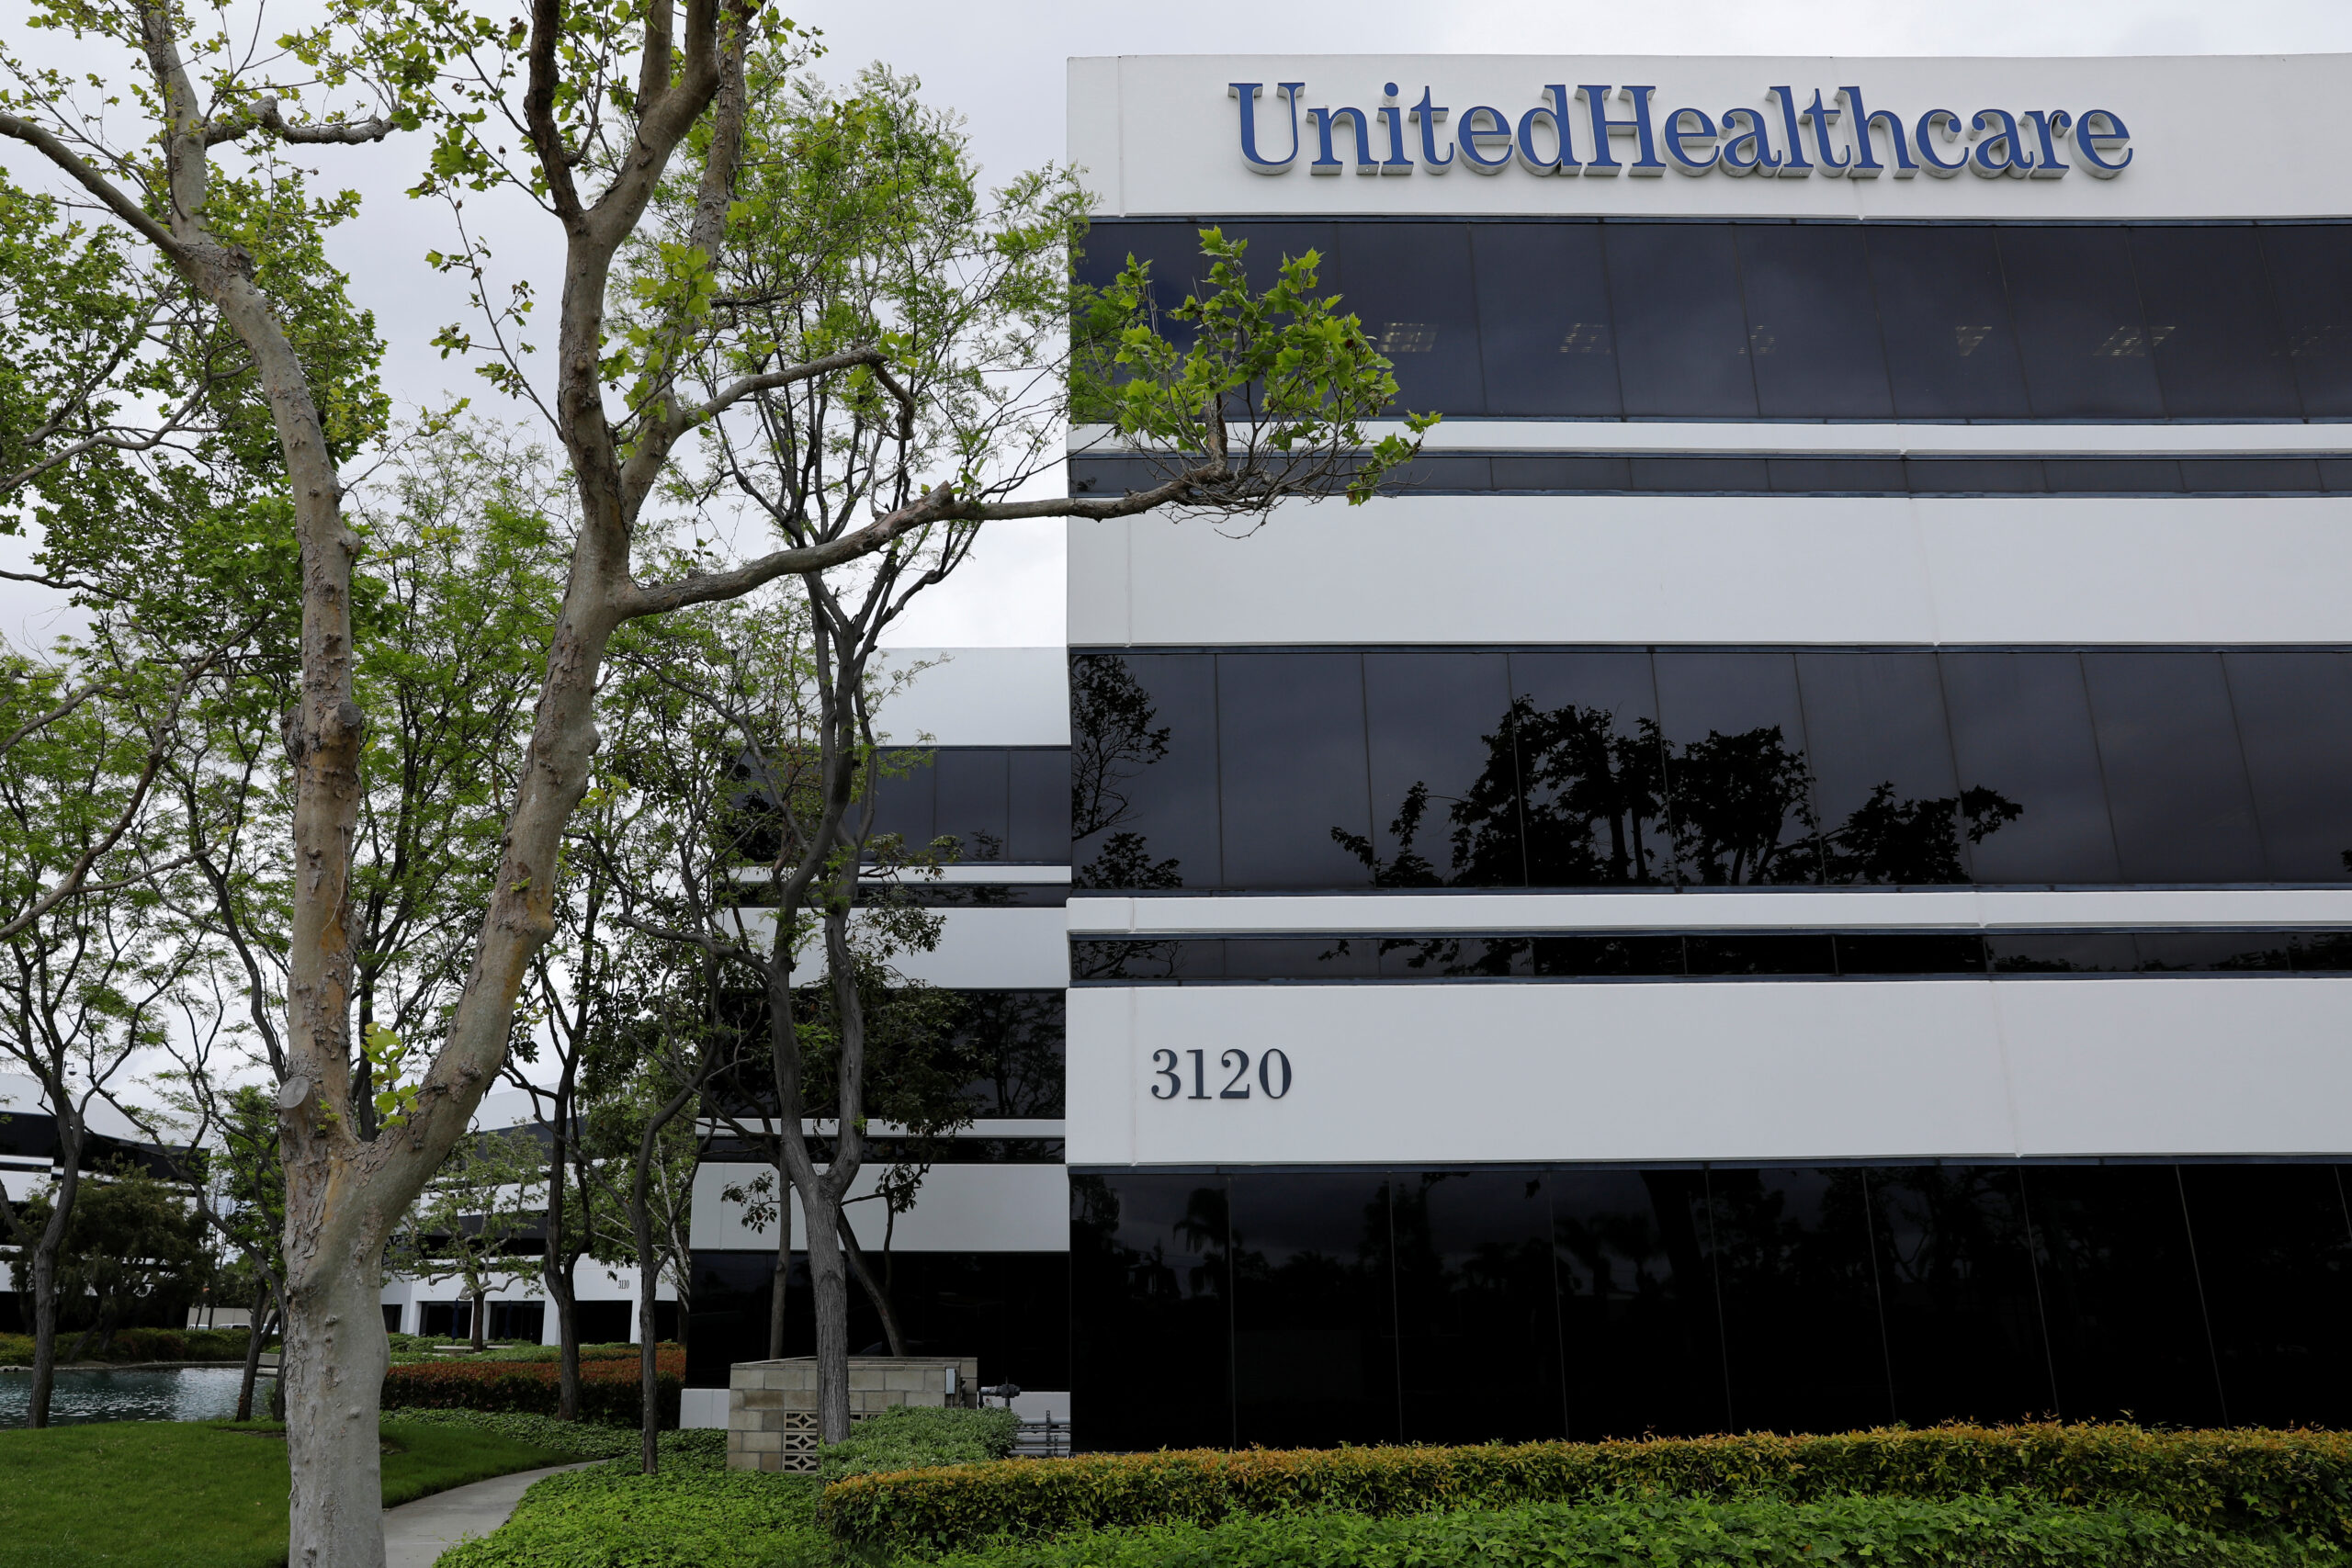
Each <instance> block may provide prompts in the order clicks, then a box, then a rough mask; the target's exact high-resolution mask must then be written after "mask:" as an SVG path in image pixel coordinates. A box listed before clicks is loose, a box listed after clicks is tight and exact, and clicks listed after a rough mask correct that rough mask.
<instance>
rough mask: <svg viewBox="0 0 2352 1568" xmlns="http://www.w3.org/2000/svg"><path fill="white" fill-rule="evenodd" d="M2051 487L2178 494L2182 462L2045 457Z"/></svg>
mask: <svg viewBox="0 0 2352 1568" xmlns="http://www.w3.org/2000/svg"><path fill="white" fill-rule="evenodd" d="M2041 473H2042V478H2043V479H2046V480H2047V481H2048V482H2049V485H2050V488H2051V489H2052V490H2053V491H2058V492H2060V493H2062V494H2063V493H2065V492H2067V491H2075V492H2077V493H2080V492H2085V491H2088V492H2092V493H2105V494H2110V495H2112V494H2118V493H2122V494H2143V493H2154V494H2158V495H2163V494H2177V493H2178V492H2179V491H2180V465H2179V464H2178V463H2176V462H2174V461H2173V460H2172V459H2170V458H2169V457H2044V458H2043V459H2042V460H2041Z"/></svg>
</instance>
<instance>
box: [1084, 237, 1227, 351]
mask: <svg viewBox="0 0 2352 1568" xmlns="http://www.w3.org/2000/svg"><path fill="white" fill-rule="evenodd" d="M1081 243H1082V247H1083V253H1082V254H1081V255H1080V260H1079V265H1078V269H1077V270H1078V276H1079V281H1080V282H1081V283H1086V284H1090V285H1091V286H1093V287H1094V288H1108V287H1109V286H1110V284H1111V283H1112V282H1113V280H1114V279H1115V278H1116V277H1117V276H1119V273H1120V271H1121V270H1122V269H1123V268H1124V267H1125V265H1126V264H1127V261H1128V258H1129V257H1133V258H1134V259H1135V260H1136V261H1138V262H1142V263H1144V264H1145V265H1147V266H1148V268H1149V272H1148V281H1147V283H1146V286H1145V287H1146V297H1147V299H1148V300H1149V302H1150V304H1151V306H1152V308H1153V311H1154V315H1153V321H1154V322H1155V324H1156V325H1157V326H1158V327H1159V331H1160V332H1161V333H1163V334H1164V335H1165V336H1167V337H1168V338H1169V339H1170V341H1171V342H1173V343H1175V344H1178V345H1179V346H1180V347H1190V346H1191V345H1192V341H1193V326H1192V324H1191V323H1189V322H1185V321H1177V320H1175V319H1174V317H1173V316H1172V314H1171V312H1172V311H1174V310H1175V309H1176V308H1177V307H1178V306H1179V305H1182V303H1183V302H1184V299H1185V297H1186V296H1187V295H1190V294H1193V293H1194V292H1196V291H1197V290H1198V288H1200V284H1199V282H1198V279H1199V278H1200V277H1201V275H1202V274H1203V273H1204V271H1205V270H1206V268H1205V267H1204V265H1203V261H1202V256H1201V241H1200V231H1199V230H1198V229H1197V228H1195V227H1194V226H1193V224H1190V223H1098V224H1096V225H1094V226H1093V227H1092V228H1091V229H1090V230H1089V231H1087V235H1086V238H1085V240H1084V241H1083V242H1081ZM1256 259H1257V258H1256V257H1255V256H1254V255H1253V256H1252V257H1251V258H1250V260H1251V262H1252V263H1253V264H1254V263H1255V261H1256ZM1252 270H1253V271H1254V270H1255V268H1254V265H1253V267H1252ZM1260 287H1261V288H1262V287H1263V285H1262V284H1261V285H1260Z"/></svg>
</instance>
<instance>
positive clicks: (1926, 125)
mask: <svg viewBox="0 0 2352 1568" xmlns="http://www.w3.org/2000/svg"><path fill="white" fill-rule="evenodd" d="M1939 126H1949V127H1951V129H1950V130H1945V131H1943V132H1942V135H1943V139H1944V140H1945V141H1959V140H1960V116H1958V115H1956V114H1954V113H1952V112H1951V110H1950V109H1929V110H1928V112H1927V113H1926V114H1923V115H1921V116H1920V117H1919V132H1918V137H1917V141H1918V144H1919V162H1920V163H1922V164H1926V165H1927V169H1928V173H1929V174H1931V175H1935V176H1936V178H1938V179H1939V180H1948V179H1950V178H1951V177H1952V175H1956V174H1958V173H1960V171H1961V170H1962V169H1964V168H1966V167H1967V166H1968V154H1967V153H1966V152H1962V153H1961V155H1960V162H1958V163H1956V164H1947V163H1945V162H1944V161H1943V160H1942V159H1941V158H1939V157H1937V156H1936V147H1935V141H1936V135H1937V128H1938V127H1939Z"/></svg>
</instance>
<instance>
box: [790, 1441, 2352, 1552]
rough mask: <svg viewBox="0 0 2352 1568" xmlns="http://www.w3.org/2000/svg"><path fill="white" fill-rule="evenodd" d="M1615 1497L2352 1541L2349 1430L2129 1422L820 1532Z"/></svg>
mask: <svg viewBox="0 0 2352 1568" xmlns="http://www.w3.org/2000/svg"><path fill="white" fill-rule="evenodd" d="M1620 1494H1633V1495H1669V1496H1679V1497H1698V1498H1713V1499H1718V1500H1721V1499H1731V1498H1743V1497H1758V1496H1776V1497H1785V1498H1791V1499H1795V1500H1805V1499H1812V1498H1820V1497H1830V1496H1840V1495H1849V1494H1860V1495H1879V1496H1901V1497H1958V1496H1968V1495H2005V1496H2010V1497H2014V1498H2018V1499H2022V1500H2027V1501H2039V1502H2048V1503H2060V1504H2065V1505H2069V1506H2082V1507H2114V1506H2130V1507H2144V1508H2153V1509H2155V1510H2157V1511H2159V1512H2161V1513H2165V1514H2167V1515H2169V1516H2171V1517H2175V1518H2177V1519H2179V1520H2181V1521H2183V1522H2185V1523H2188V1524H2194V1525H2199V1526H2210V1527H2211V1528H2214V1529H2226V1530H2233V1531H2245V1530H2255V1531H2261V1532H2275V1531H2291V1532H2294V1533H2296V1534H2299V1535H2306V1536H2312V1537H2316V1538H2318V1539H2321V1540H2327V1541H2331V1542H2335V1543H2339V1544H2352V1437H2346V1436H2345V1435H2343V1434H2339V1433H2334V1432H2308V1431H2293V1432H2263V1431H2193V1432H2153V1431H2147V1430H2144V1429H2143V1428H2141V1427H2131V1426H2120V1425H2118V1426H2071V1427H2070V1426H2061V1425H2055V1424H2038V1425H2030V1426H2019V1427H1963V1426H1951V1427H1931V1428H1928V1429H1926V1430H1922V1431H1912V1430H1908V1429H1903V1428H1888V1429H1882V1430H1877V1431H1869V1432H1854V1433H1848V1434H1844V1435H1840V1436H1836V1437H1779V1436H1774V1435H1772V1434H1770V1433H1765V1434H1753V1435H1749V1436H1747V1437H1726V1438H1650V1439H1646V1440H1644V1441H1639V1442H1610V1443H1527V1444H1521V1445H1519V1446H1515V1447H1506V1446H1504V1445H1500V1444H1494V1445H1488V1446H1486V1447H1480V1448H1371V1449H1356V1448H1348V1449H1329V1450H1289V1451H1283V1450H1263V1449H1255V1450H1248V1451H1246V1452H1240V1453H1227V1452H1224V1451H1221V1450H1192V1451H1182V1452H1161V1453H1154V1454H1118V1455H1113V1454H1102V1455H1085V1456H1081V1457H1079V1458H1076V1459H1070V1460H1064V1461H1055V1462H1052V1463H1046V1464H1039V1463H1032V1462H1022V1461H1012V1462H1006V1463H998V1464H974V1465H960V1466H956V1467H952V1468H944V1469H936V1470H919V1471H910V1472H904V1473H900V1474H896V1475H860V1476H849V1477H845V1478H844V1479H842V1480H840V1481H837V1482H834V1483H832V1484H831V1485H829V1486H827V1487H826V1488H825V1495H824V1507H823V1515H824V1519H825V1523H826V1527H827V1529H829V1530H831V1533H832V1534H833V1535H834V1536H835V1537H836V1538H838V1539H840V1540H843V1541H846V1542H849V1543H851V1544H853V1545H855V1546H859V1547H865V1548H912V1549H915V1550H919V1551H934V1550H937V1549H939V1548H941V1547H944V1546H948V1545H953V1544H963V1543H969V1542H973V1541H979V1540H1021V1539H1036V1538H1040V1537H1046V1536H1055V1535H1061V1534H1066V1533H1068V1532H1070V1531H1073V1530H1084V1529H1108V1528H1117V1527H1127V1526H1137V1525H1157V1524H1193V1525H1213V1524H1216V1523H1218V1522H1220V1521H1223V1520H1227V1519H1233V1518H1240V1517H1250V1516H1253V1515H1264V1514H1279V1513H1285V1512H1290V1511H1293V1510H1297V1509H1344V1510H1347V1511H1349V1512H1352V1513H1357V1514H1363V1515H1368V1516H1371V1517H1396V1516H1399V1515H1407V1514H1414V1513H1421V1512H1426V1511H1428V1510H1431V1509H1440V1508H1470V1507H1490V1508H1491V1507H1508V1506H1514V1505H1519V1504H1525V1503H1555V1502H1580V1501H1591V1500H1595V1499H1600V1498H1605V1497H1611V1496H1614V1495H1620Z"/></svg>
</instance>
